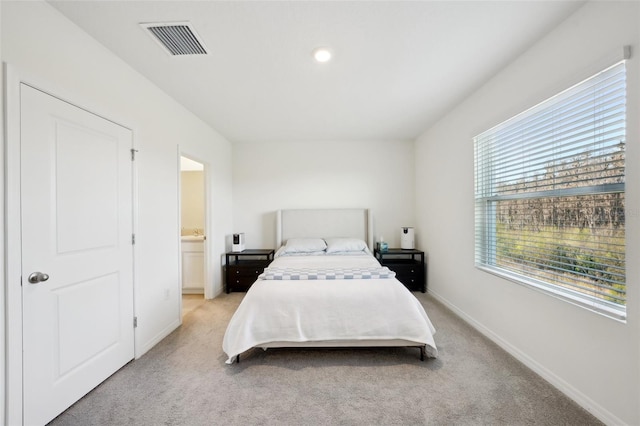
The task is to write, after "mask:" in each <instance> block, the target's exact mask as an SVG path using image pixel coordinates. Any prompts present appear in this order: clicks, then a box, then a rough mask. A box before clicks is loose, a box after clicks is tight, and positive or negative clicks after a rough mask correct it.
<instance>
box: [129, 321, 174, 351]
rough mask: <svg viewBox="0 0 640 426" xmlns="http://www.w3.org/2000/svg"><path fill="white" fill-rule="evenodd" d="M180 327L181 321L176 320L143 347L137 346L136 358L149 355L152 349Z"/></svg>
mask: <svg viewBox="0 0 640 426" xmlns="http://www.w3.org/2000/svg"><path fill="white" fill-rule="evenodd" d="M178 327H180V320H179V319H178V320H176V321H174V322H172V323H171V324H169V325H168V326H167V327H165V328H164V329H162V330H161V331H160V332H159V333H158V334H156V335H155V336H154V337H153V338H152V339H151V340H149V341H148V342H145V343H144V344H143V345H141V347H137V346H136V358H135V359H138V358H140V357H141V356H142V355H144V354H145V353H147V352H148V351H149V350H150V349H151V348H153V347H154V346H155V345H157V344H158V343H160V342H161V341H162V339H164V338H165V337H167V336H168V335H169V334H171V333H172V332H173V331H174V330H175V329H176V328H178Z"/></svg>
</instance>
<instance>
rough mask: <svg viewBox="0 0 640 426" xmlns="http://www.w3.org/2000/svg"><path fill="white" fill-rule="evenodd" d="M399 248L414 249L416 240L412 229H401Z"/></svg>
mask: <svg viewBox="0 0 640 426" xmlns="http://www.w3.org/2000/svg"><path fill="white" fill-rule="evenodd" d="M400 248H401V249H404V250H413V249H414V248H416V240H415V234H414V232H413V228H407V227H405V228H401V231H400Z"/></svg>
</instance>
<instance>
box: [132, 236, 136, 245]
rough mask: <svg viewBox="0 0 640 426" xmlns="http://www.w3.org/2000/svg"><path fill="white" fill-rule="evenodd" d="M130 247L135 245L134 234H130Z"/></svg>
mask: <svg viewBox="0 0 640 426" xmlns="http://www.w3.org/2000/svg"><path fill="white" fill-rule="evenodd" d="M131 245H132V246H134V245H136V234H131Z"/></svg>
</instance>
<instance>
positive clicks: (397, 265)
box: [373, 248, 427, 293]
mask: <svg viewBox="0 0 640 426" xmlns="http://www.w3.org/2000/svg"><path fill="white" fill-rule="evenodd" d="M373 254H374V256H375V257H376V259H378V262H380V264H381V265H383V266H386V267H387V268H389V269H391V270H392V271H394V272H395V273H396V278H397V279H398V281H400V282H401V283H402V284H404V285H405V287H407V288H408V289H409V290H411V291H418V290H420V291H421V292H423V293H424V292H426V291H427V264H426V263H425V261H424V252H423V251H421V250H414V249H399V248H390V249H387V251H385V252H380V251H379V250H378V249H375V250H374V251H373Z"/></svg>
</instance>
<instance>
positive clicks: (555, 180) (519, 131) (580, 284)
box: [474, 61, 626, 319]
mask: <svg viewBox="0 0 640 426" xmlns="http://www.w3.org/2000/svg"><path fill="white" fill-rule="evenodd" d="M625 100H626V72H625V64H624V61H623V62H620V63H618V64H616V65H614V66H612V67H610V68H608V69H606V70H604V71H602V72H600V73H598V74H596V75H595V76H593V77H591V78H589V79H587V80H585V81H583V82H582V83H580V84H578V85H576V86H574V87H572V88H570V89H568V90H566V91H564V92H562V93H560V94H558V95H556V96H554V97H553V98H551V99H549V100H547V101H545V102H542V103H541V104H539V105H537V106H536V107H534V108H532V109H530V110H528V111H526V112H524V113H522V114H520V115H518V116H516V117H514V118H512V119H510V120H508V121H506V122H504V123H502V124H500V125H498V126H496V127H494V128H492V129H490V130H488V131H486V132H484V133H482V134H480V135H478V136H477V137H475V138H474V148H475V199H476V211H475V217H476V219H475V220H476V222H475V229H476V235H475V240H476V246H475V253H476V254H475V258H476V266H477V267H479V268H481V269H484V270H487V271H489V272H493V273H497V274H500V275H503V276H506V277H507V278H509V279H512V280H515V281H517V282H520V283H524V284H527V285H532V286H535V287H537V288H539V289H542V290H544V291H547V292H550V293H553V294H554V295H557V296H560V297H562V298H565V299H568V300H570V301H572V302H573V303H577V304H580V305H584V306H588V307H589V308H590V309H594V310H597V311H599V312H602V313H605V314H607V315H609V316H612V317H615V318H618V319H624V318H625V316H626V313H625V312H626V310H625V300H626V298H625V294H626V279H625V211H624V206H625V179H624V170H625V134H626V133H625V132H626V130H625V129H626V122H625V115H626V107H625Z"/></svg>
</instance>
